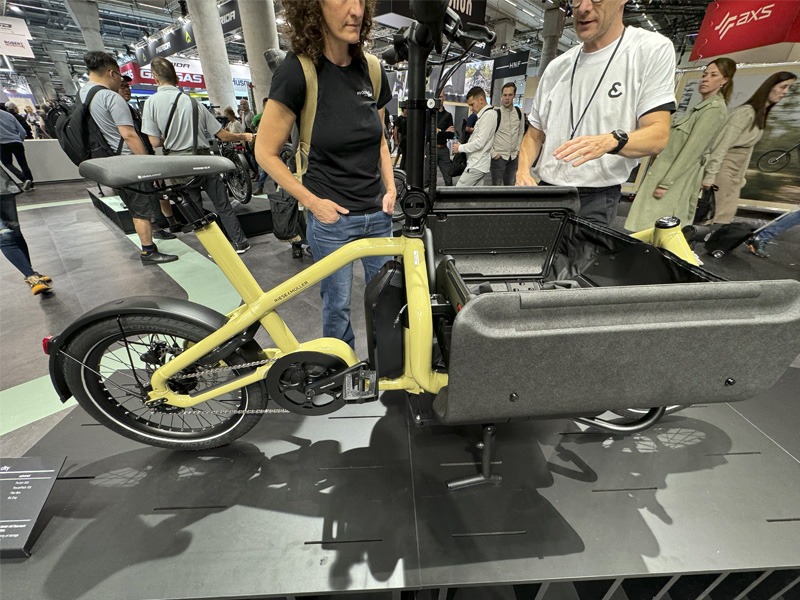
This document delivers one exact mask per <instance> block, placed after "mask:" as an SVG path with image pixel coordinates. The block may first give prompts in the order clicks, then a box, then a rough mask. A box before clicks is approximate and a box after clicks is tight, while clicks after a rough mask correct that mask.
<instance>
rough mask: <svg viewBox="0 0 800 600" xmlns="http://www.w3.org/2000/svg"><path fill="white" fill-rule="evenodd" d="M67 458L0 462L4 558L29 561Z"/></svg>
mask: <svg viewBox="0 0 800 600" xmlns="http://www.w3.org/2000/svg"><path fill="white" fill-rule="evenodd" d="M65 460H66V457H63V456H62V457H59V458H36V457H31V456H26V457H23V458H0V558H27V557H28V556H30V555H31V547H32V546H33V544H34V543H35V542H36V536H37V535H38V534H39V533H40V531H39V529H38V528H37V522H38V521H39V515H40V513H41V512H42V508H43V507H44V504H45V502H46V501H47V497H48V496H49V495H50V492H51V490H52V489H53V484H55V482H56V477H57V476H58V473H59V471H60V470H61V467H62V466H63V465H64V461H65Z"/></svg>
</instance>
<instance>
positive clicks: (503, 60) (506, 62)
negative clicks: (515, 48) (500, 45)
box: [492, 50, 530, 79]
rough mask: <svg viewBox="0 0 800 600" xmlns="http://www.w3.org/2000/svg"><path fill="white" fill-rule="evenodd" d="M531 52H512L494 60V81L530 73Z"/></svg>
mask: <svg viewBox="0 0 800 600" xmlns="http://www.w3.org/2000/svg"><path fill="white" fill-rule="evenodd" d="M529 55H530V50H523V51H520V52H511V53H509V54H506V55H505V56H498V57H497V58H495V59H494V74H493V75H492V77H493V79H507V78H509V77H518V76H520V75H526V74H527V73H528V56H529Z"/></svg>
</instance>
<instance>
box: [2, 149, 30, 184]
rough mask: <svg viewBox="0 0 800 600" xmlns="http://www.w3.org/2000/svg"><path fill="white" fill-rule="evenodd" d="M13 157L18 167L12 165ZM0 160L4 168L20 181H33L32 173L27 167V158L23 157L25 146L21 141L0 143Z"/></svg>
mask: <svg viewBox="0 0 800 600" xmlns="http://www.w3.org/2000/svg"><path fill="white" fill-rule="evenodd" d="M14 158H16V159H17V164H18V165H19V169H18V168H17V167H15V166H14V160H13V159H14ZM0 162H2V163H3V165H4V166H5V168H6V169H8V170H9V171H11V172H12V173H13V174H14V175H16V176H17V178H19V180H20V181H23V182H24V181H28V180H31V181H33V174H32V173H31V170H30V168H28V160H27V159H26V158H25V146H24V145H23V143H22V142H14V143H13V144H0Z"/></svg>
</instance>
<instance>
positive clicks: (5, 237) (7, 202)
mask: <svg viewBox="0 0 800 600" xmlns="http://www.w3.org/2000/svg"><path fill="white" fill-rule="evenodd" d="M0 251H2V252H3V256H5V257H6V258H7V259H8V261H9V262H10V263H11V264H12V265H14V266H15V267H16V268H17V270H18V271H19V272H20V273H22V274H23V275H24V276H25V277H30V276H31V275H34V271H33V267H31V255H30V252H28V244H26V243H25V238H24V237H23V235H22V230H21V229H20V228H19V219H18V218H17V196H16V194H2V195H0Z"/></svg>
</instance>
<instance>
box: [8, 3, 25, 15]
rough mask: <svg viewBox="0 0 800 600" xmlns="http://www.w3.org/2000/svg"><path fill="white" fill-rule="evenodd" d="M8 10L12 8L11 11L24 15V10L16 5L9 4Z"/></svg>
mask: <svg viewBox="0 0 800 600" xmlns="http://www.w3.org/2000/svg"><path fill="white" fill-rule="evenodd" d="M8 8H10V9H11V10H13V11H14V12H15V13H20V14H22V9H21V8H20V7H19V6H17V5H16V4H9V5H8Z"/></svg>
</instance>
